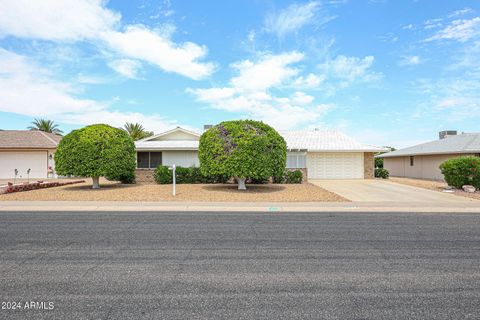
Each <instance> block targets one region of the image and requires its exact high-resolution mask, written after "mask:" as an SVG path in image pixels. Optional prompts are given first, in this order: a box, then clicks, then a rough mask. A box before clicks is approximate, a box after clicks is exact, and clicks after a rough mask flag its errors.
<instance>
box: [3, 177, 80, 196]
mask: <svg viewBox="0 0 480 320" xmlns="http://www.w3.org/2000/svg"><path fill="white" fill-rule="evenodd" d="M82 182H85V180H75V181H67V182H59V181H55V182H43V181H37V182H30V183H21V184H13V183H11V182H9V183H8V185H7V186H6V187H4V188H3V189H1V188H0V194H2V193H13V192H22V191H29V190H36V189H43V188H52V187H60V186H66V185H69V184H76V183H82Z"/></svg>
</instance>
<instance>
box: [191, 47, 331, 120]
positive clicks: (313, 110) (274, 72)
mask: <svg viewBox="0 0 480 320" xmlns="http://www.w3.org/2000/svg"><path fill="white" fill-rule="evenodd" d="M302 59H303V54H301V53H298V52H289V53H283V54H278V55H272V54H265V55H263V56H261V57H260V58H259V59H258V60H257V61H251V60H244V61H241V62H238V63H234V64H232V68H234V69H235V70H236V71H237V73H238V75H237V76H234V77H232V78H231V79H230V82H229V84H230V86H227V87H213V88H207V89H189V90H188V92H190V93H192V94H194V95H195V96H196V99H197V101H199V102H203V103H206V104H208V105H209V106H210V107H212V108H215V109H219V110H223V111H227V112H233V113H240V114H241V115H242V116H246V117H251V118H255V119H259V120H263V121H265V122H266V123H269V124H271V125H273V126H274V127H276V128H278V129H290V128H295V127H298V126H299V125H304V124H308V123H311V122H315V121H317V120H318V119H320V118H321V117H322V116H323V115H324V114H325V113H326V112H328V111H329V110H331V109H332V108H333V105H325V104H316V103H315V101H314V100H315V98H314V97H313V96H311V95H308V94H306V93H305V92H303V91H295V92H293V93H292V94H290V95H289V96H277V95H275V94H274V93H272V92H273V91H274V89H277V88H284V89H285V88H288V87H293V86H294V83H295V82H297V83H298V82H301V83H302V84H304V82H305V79H312V78H314V77H315V76H314V75H309V76H307V77H299V76H298V74H299V72H300V71H299V69H297V68H295V67H293V66H292V65H293V64H295V63H298V62H300V61H301V60H302ZM299 79H301V81H299ZM311 81H313V82H314V80H311Z"/></svg>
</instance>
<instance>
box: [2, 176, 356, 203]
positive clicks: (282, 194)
mask: <svg viewBox="0 0 480 320" xmlns="http://www.w3.org/2000/svg"><path fill="white" fill-rule="evenodd" d="M91 186H92V183H91V181H90V179H88V180H87V182H85V183H82V184H76V185H69V186H63V187H55V188H50V189H40V190H32V191H26V192H17V193H12V194H5V195H0V201H9V200H27V201H38V200H40V201H42V200H43V201H45V200H48V201H55V200H58V201H173V200H175V201H182V200H185V201H213V202H224V201H260V202H263V201H275V202H310V201H311V202H319V201H320V202H335V201H349V200H347V199H345V198H342V197H340V196H339V195H337V194H335V193H332V192H330V191H327V190H325V189H322V188H320V187H317V186H315V185H313V184H310V183H305V184H268V185H248V186H247V191H239V190H237V186H236V185H233V184H223V185H222V184H179V185H177V196H176V197H173V196H172V186H171V185H150V184H133V185H125V184H120V183H117V182H110V181H105V180H103V181H101V187H102V188H101V189H99V190H92V189H91Z"/></svg>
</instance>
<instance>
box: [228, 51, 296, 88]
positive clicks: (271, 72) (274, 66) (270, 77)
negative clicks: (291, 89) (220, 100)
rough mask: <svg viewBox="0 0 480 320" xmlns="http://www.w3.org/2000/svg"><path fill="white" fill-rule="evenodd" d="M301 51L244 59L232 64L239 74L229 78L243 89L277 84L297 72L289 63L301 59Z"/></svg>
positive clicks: (237, 86)
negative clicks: (253, 59)
mask: <svg viewBox="0 0 480 320" xmlns="http://www.w3.org/2000/svg"><path fill="white" fill-rule="evenodd" d="M303 58H304V56H303V54H302V53H299V52H296V51H294V52H289V53H283V54H279V55H264V56H263V57H261V58H260V59H259V61H257V62H252V61H250V60H244V61H241V62H238V63H234V64H233V65H232V67H233V68H235V69H236V70H237V71H238V72H239V75H238V76H236V77H233V78H232V79H231V83H232V85H233V86H234V87H236V88H241V89H244V90H251V91H255V90H266V89H268V88H270V87H272V86H277V85H280V84H281V83H283V82H284V81H285V80H287V79H290V78H291V77H293V76H295V75H297V74H298V70H297V69H296V68H294V67H291V66H290V65H291V64H294V63H296V62H299V61H301V60H302V59H303Z"/></svg>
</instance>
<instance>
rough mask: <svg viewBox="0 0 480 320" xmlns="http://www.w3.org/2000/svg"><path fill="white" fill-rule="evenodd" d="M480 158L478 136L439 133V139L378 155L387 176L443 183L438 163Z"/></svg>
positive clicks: (472, 134) (479, 140)
mask: <svg viewBox="0 0 480 320" xmlns="http://www.w3.org/2000/svg"><path fill="white" fill-rule="evenodd" d="M468 155H473V156H480V133H462V134H458V135H457V132H456V131H441V132H440V133H439V139H438V140H435V141H431V142H427V143H422V144H419V145H416V146H413V147H408V148H405V149H400V150H396V151H392V152H388V153H384V154H381V155H378V156H377V157H378V158H383V161H384V162H383V167H384V168H385V169H387V170H388V171H389V173H390V175H391V176H395V177H408V178H419V179H430V180H440V181H443V179H444V178H443V174H442V172H441V171H440V168H439V166H440V164H441V163H442V162H444V161H445V160H448V159H451V158H456V157H459V156H468Z"/></svg>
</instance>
